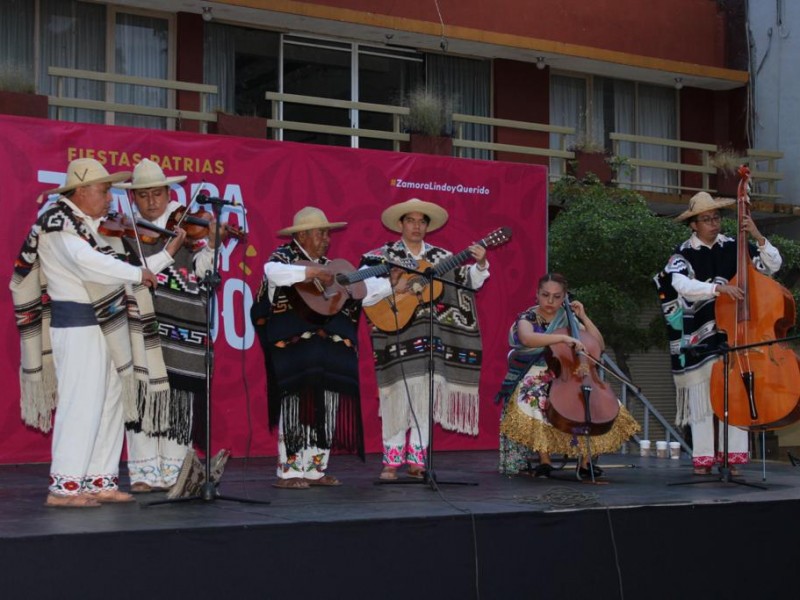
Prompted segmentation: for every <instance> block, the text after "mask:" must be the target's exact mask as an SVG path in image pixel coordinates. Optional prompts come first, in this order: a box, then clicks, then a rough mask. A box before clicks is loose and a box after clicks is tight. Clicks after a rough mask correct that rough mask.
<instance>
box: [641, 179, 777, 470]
mask: <svg viewBox="0 0 800 600" xmlns="http://www.w3.org/2000/svg"><path fill="white" fill-rule="evenodd" d="M735 202H736V201H735V200H733V199H714V198H712V197H711V196H710V195H709V194H707V193H706V192H699V193H697V194H695V195H694V196H693V197H692V198H691V200H689V208H688V209H687V210H685V211H684V212H683V213H681V214H680V215H679V216H678V217H677V218H676V219H675V220H676V221H685V222H687V223H688V224H689V227H690V228H691V230H692V235H691V237H689V239H688V240H686V241H685V242H683V243H682V244H680V245H679V246H678V247H677V248H676V249H675V252H674V254H673V255H672V256H671V257H670V259H669V261H668V262H667V266H666V267H665V268H664V270H663V271H662V272H661V273H659V274H658V275H657V276H656V277H655V283H656V286H657V287H658V294H659V300H660V301H661V304H662V311H663V312H664V317H665V318H666V320H667V324H668V331H669V337H670V355H671V359H672V373H673V377H674V380H675V387H676V391H677V402H678V412H677V415H676V423H677V424H678V425H680V426H684V425H686V424H687V423H688V424H689V425H690V426H691V431H692V464H693V466H694V474H695V475H710V474H711V470H712V467H713V465H714V463H715V462H722V460H723V457H722V448H723V445H722V436H723V432H722V427H720V428H719V429H720V431H719V440H720V441H719V446H718V448H719V449H718V451H717V452H716V454H715V451H714V429H715V427H714V413H713V410H712V407H711V397H710V386H711V371H712V367H713V364H714V362H715V361H716V360H717V359H719V358H720V357H719V355H718V354H716V353H714V352H713V351H714V349H716V348H719V346H720V344H721V343H722V342H723V341H725V340H724V335H723V334H721V333H720V332H719V331H718V330H717V324H716V320H715V319H716V317H715V299H716V297H717V296H719V295H720V294H726V295H728V296H730V297H731V298H734V299H737V300H740V299H742V298H743V297H744V294H743V292H742V290H740V289H739V287H737V286H733V285H729V282H730V280H731V278H733V276H734V275H736V270H737V251H736V239H735V238H731V237H728V236H726V235H724V234H722V233H721V232H720V231H721V228H720V223H721V218H722V217H721V214H720V209H722V208H726V207H728V206H730V205H732V204H734V203H735ZM742 227H743V230H744V231H746V232H747V233H749V234H750V237H751V238H752V239H753V240H754V241H755V242H756V243H755V244H753V243H750V244H749V245H748V250H749V255H750V258H751V260H752V261H753V265H754V266H755V268H756V269H757V270H758V271H760V272H762V273H765V274H768V275H771V274H773V273H775V272H776V271H778V269H780V267H781V262H782V259H781V255H780V252H778V249H777V248H775V246H773V245H772V244H770V243H769V240H767V238H765V237H764V236H763V235H762V234H761V232H760V231H759V230H758V227H756V224H755V222H754V221H753V220H752V218H750V217H749V216H744V217H743V218H742ZM742 235H744V234H742ZM693 348H695V349H694V350H693ZM697 348H701V349H702V351H697ZM747 450H748V448H747V432H746V431H745V430H743V429H738V428H736V427H730V428H729V435H728V464H729V465H731V469H730V472H731V475H734V476H736V475H738V474H739V473H738V470H737V469H736V465H742V464H746V463H747V460H748V452H747Z"/></svg>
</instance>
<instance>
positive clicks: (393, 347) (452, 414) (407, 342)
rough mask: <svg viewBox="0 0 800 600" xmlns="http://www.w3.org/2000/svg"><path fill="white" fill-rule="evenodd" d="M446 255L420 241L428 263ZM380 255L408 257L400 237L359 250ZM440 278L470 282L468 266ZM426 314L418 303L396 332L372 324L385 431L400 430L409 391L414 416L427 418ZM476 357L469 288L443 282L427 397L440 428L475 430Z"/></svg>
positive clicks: (376, 259)
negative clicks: (431, 392) (369, 249)
mask: <svg viewBox="0 0 800 600" xmlns="http://www.w3.org/2000/svg"><path fill="white" fill-rule="evenodd" d="M450 256H452V253H451V252H448V251H447V250H444V249H443V248H438V247H436V246H431V245H429V244H426V245H425V251H424V256H423V257H424V259H425V260H426V261H428V262H429V263H431V264H432V265H436V264H437V263H438V262H440V261H441V260H444V259H446V258H448V257H450ZM384 259H386V260H388V261H389V262H393V263H399V264H408V263H409V262H410V261H411V260H412V257H411V256H410V255H409V254H408V251H407V249H406V247H405V245H404V244H403V242H402V241H397V242H394V243H392V242H389V243H387V244H386V245H384V246H382V247H381V248H378V249H377V250H373V251H372V252H369V253H367V254H365V255H364V256H363V257H362V260H361V264H362V265H367V266H373V265H376V264H379V263H380V262H382V261H383V260H384ZM445 278H446V279H447V278H449V279H451V280H454V281H455V282H456V283H458V284H460V285H462V286H466V287H471V286H470V282H469V268H468V267H460V268H458V269H455V270H454V271H453V272H451V273H450V274H448V275H447V276H446V277H445ZM429 314H430V312H429V308H428V305H427V304H426V305H422V306H420V308H418V309H417V312H416V313H415V314H414V316H413V318H412V319H411V321H410V322H409V324H408V325H407V326H406V327H405V328H404V329H403V330H402V331H401V332H399V335H398V334H396V333H386V332H383V331H380V330H379V329H377V328H375V327H373V328H372V332H371V337H372V350H373V355H374V360H375V372H376V376H377V379H378V387H379V388H380V392H381V406H380V413H381V419H383V422H384V430H385V431H386V430H387V429H388V430H393V431H402V430H405V429H406V428H407V427H408V424H409V423H413V419H412V417H411V413H410V410H411V408H410V405H409V398H408V396H409V395H410V397H411V403H412V404H413V409H414V413H415V415H416V417H417V419H427V418H428V403H427V400H428V397H429V389H428V355H429V342H428V339H429V336H430V331H429V329H430V328H429V318H428V317H429ZM398 340H399V341H398ZM482 360H483V354H482V344H481V333H480V328H479V326H478V314H477V310H476V305H475V293H474V292H473V291H472V290H470V289H466V290H465V289H460V288H456V287H454V286H449V285H444V291H443V293H442V295H441V297H440V298H439V299H437V300H436V302H435V315H434V374H435V376H434V398H433V400H434V402H433V420H434V422H436V423H439V424H440V425H441V426H442V427H443V428H444V429H447V430H450V431H457V432H459V433H466V434H468V435H477V434H478V421H479V406H480V396H479V392H478V385H479V382H480V374H481V363H482ZM406 385H407V386H408V388H409V392H410V394H408V395H407V394H406Z"/></svg>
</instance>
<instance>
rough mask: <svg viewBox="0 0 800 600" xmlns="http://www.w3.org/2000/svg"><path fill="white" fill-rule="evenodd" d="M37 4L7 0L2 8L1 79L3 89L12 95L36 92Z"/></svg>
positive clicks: (24, 0) (0, 26) (0, 37)
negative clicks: (34, 41)
mask: <svg viewBox="0 0 800 600" xmlns="http://www.w3.org/2000/svg"><path fill="white" fill-rule="evenodd" d="M35 8H36V5H35V3H33V2H30V1H29V0H6V1H5V2H3V3H2V4H0V77H2V79H3V88H4V89H6V90H8V91H12V92H33V91H35V88H36V81H35V80H34V68H33V61H34V58H33V34H34V16H35V15H34V9H35Z"/></svg>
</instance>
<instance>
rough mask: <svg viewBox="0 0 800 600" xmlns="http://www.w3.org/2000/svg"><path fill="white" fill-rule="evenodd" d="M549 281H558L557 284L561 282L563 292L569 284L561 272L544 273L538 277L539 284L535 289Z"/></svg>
mask: <svg viewBox="0 0 800 600" xmlns="http://www.w3.org/2000/svg"><path fill="white" fill-rule="evenodd" d="M550 281H554V282H556V283H559V284H561V287H563V288H564V291H565V292H566V291H567V289H568V288H569V286H568V284H567V278H566V277H564V276H563V275H562V274H561V273H546V274H545V275H542V276H541V277H540V278H539V284H538V285H537V287H536V289H537V290H540V289H542V286H543V285H544V284H545V283H548V282H550Z"/></svg>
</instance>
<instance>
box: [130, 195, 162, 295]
mask: <svg viewBox="0 0 800 600" xmlns="http://www.w3.org/2000/svg"><path fill="white" fill-rule="evenodd" d="M132 193H133V190H125V194H124V196H125V204H127V205H128V213H129V214H130V218H131V225H132V226H133V233H134V234H135V235H134V237H135V238H136V248H137V249H138V250H139V260H140V261H141V262H142V266H143V267H144V268H145V269H147V270H148V271H149V270H150V267H148V266H147V258H145V256H144V251H143V250H142V240H141V239H139V228H138V227H137V226H136V216H135V215H134V214H133V203H132V202H131V198H130V196H129V194H132ZM154 291H155V290H154Z"/></svg>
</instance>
